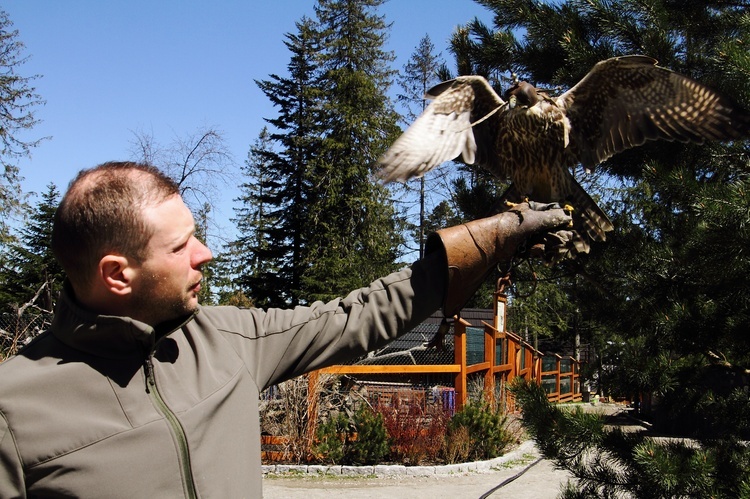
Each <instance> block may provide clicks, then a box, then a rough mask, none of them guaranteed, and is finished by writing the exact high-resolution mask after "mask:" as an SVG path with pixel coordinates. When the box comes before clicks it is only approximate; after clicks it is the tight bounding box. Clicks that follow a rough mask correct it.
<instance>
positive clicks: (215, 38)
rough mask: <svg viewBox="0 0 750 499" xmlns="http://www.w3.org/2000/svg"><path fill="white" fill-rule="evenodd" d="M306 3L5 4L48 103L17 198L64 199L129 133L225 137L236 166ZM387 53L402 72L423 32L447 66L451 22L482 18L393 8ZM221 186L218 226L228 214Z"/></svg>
mask: <svg viewBox="0 0 750 499" xmlns="http://www.w3.org/2000/svg"><path fill="white" fill-rule="evenodd" d="M314 5H315V0H276V1H251V0H245V1H240V0H236V1H230V0H216V1H207V0H204V1H198V0H185V1H177V0H160V1H153V0H127V1H114V0H113V1H104V0H64V1H63V0H6V1H4V2H3V3H2V9H3V10H5V11H6V12H7V13H8V15H9V17H10V19H11V21H12V22H13V23H14V27H15V28H16V29H17V30H18V31H19V39H20V40H21V41H22V42H23V43H24V44H25V45H26V50H25V54H26V55H28V56H30V60H29V61H28V62H27V63H26V64H25V65H24V66H23V67H22V68H21V73H22V74H23V75H31V74H39V75H41V76H42V77H41V78H40V79H38V80H36V81H35V86H36V88H37V91H38V93H39V94H40V95H41V96H42V98H43V99H45V100H46V105H45V106H44V107H40V108H38V110H37V117H38V118H39V119H41V120H42V123H41V124H40V125H39V126H38V127H36V128H35V129H34V132H33V133H34V136H35V137H38V136H50V137H51V139H50V140H47V141H45V142H43V143H42V144H41V145H40V146H39V147H38V148H36V149H35V150H33V152H32V158H31V159H30V160H28V161H27V160H24V161H23V162H22V163H21V164H20V166H21V174H22V176H23V177H24V178H25V180H24V182H23V186H24V189H25V190H26V191H33V192H43V191H44V190H46V185H47V184H48V183H49V182H54V183H55V184H56V185H57V186H58V187H59V188H60V190H61V191H64V190H65V187H66V186H67V184H68V182H69V181H70V180H71V178H72V177H73V176H74V175H75V174H76V172H78V170H80V169H81V168H88V167H91V166H94V165H96V164H99V163H102V162H104V161H108V160H119V159H128V158H129V157H130V156H131V154H130V151H131V150H132V146H131V143H132V141H133V138H134V134H133V132H134V131H138V130H141V131H147V132H148V133H151V134H153V136H154V138H155V140H156V141H157V142H159V143H161V144H167V143H169V142H171V141H172V140H173V139H175V138H184V137H186V136H187V135H189V134H191V133H195V132H196V131H197V130H198V129H199V128H201V127H213V128H216V129H218V130H220V131H222V132H223V134H224V137H225V139H226V142H227V145H228V146H229V149H230V151H231V152H232V154H233V155H234V158H235V161H236V163H237V165H240V164H242V162H244V160H245V158H246V157H247V152H248V149H249V146H250V144H251V143H253V142H254V141H255V139H256V138H257V136H258V133H259V132H260V130H261V128H262V127H263V126H264V121H263V118H264V117H265V118H271V117H274V116H275V115H276V114H275V110H274V108H273V107H272V106H271V105H270V103H269V102H268V100H267V99H266V98H265V96H264V95H263V94H262V93H261V91H260V90H259V89H258V88H257V86H256V85H255V84H254V80H256V79H267V78H268V75H269V74H271V73H277V74H280V75H285V74H286V65H287V64H288V62H289V52H288V51H287V49H286V47H285V46H284V44H283V39H284V34H285V33H290V32H292V33H294V32H296V29H295V26H294V24H295V22H296V21H299V20H300V19H301V18H302V16H303V15H308V16H313V6H314ZM380 13H381V14H383V15H385V16H386V21H388V22H391V23H392V24H393V26H392V30H391V32H390V39H389V42H388V45H387V46H386V49H388V50H392V51H394V53H395V55H396V57H397V60H396V62H395V63H394V65H395V68H397V69H401V68H403V66H404V64H405V63H406V61H407V60H408V58H409V57H410V55H411V54H412V53H413V52H414V50H415V48H416V46H417V44H418V43H419V40H420V39H421V38H422V37H423V36H424V35H425V34H429V35H430V38H431V39H432V41H433V43H434V44H435V47H436V51H438V52H441V55H442V56H443V57H444V58H445V59H446V60H447V61H449V63H450V61H451V55H450V53H449V52H448V51H447V43H446V42H447V40H448V38H449V37H450V35H451V33H452V32H453V30H454V29H455V27H456V26H457V25H458V24H465V23H466V22H468V21H470V20H471V19H473V18H474V17H475V16H478V17H480V19H483V20H484V21H485V22H488V23H489V22H490V20H491V17H490V14H489V11H487V10H486V9H484V8H483V7H481V6H479V5H477V4H476V3H475V2H474V1H473V0H390V1H389V2H387V3H386V4H385V5H384V6H383V7H381V10H380ZM237 194H238V192H236V191H234V190H233V189H232V188H229V189H228V190H227V191H226V192H225V193H224V195H223V199H224V202H223V203H222V206H220V207H219V211H218V213H216V215H217V216H218V219H219V220H218V221H219V222H220V223H221V220H224V221H225V223H226V224H227V225H231V224H230V223H229V222H228V218H229V217H231V216H232V215H233V212H232V210H231V207H232V205H233V204H232V202H231V200H232V199H233V198H234V197H236V196H237Z"/></svg>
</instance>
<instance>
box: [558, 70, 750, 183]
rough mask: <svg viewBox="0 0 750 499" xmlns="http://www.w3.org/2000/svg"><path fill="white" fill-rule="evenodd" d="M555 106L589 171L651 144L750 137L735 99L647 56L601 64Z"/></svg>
mask: <svg viewBox="0 0 750 499" xmlns="http://www.w3.org/2000/svg"><path fill="white" fill-rule="evenodd" d="M557 102H558V106H560V107H562V108H563V109H565V110H566V114H567V117H568V119H569V120H570V124H571V133H570V139H571V145H572V147H573V150H574V151H575V152H577V155H578V160H579V161H580V162H581V164H582V165H583V166H584V167H585V168H588V169H593V168H594V167H595V166H596V165H597V164H599V163H601V162H602V161H604V160H606V159H607V158H609V157H610V156H612V155H614V154H615V153H618V152H620V151H623V150H625V149H628V148H630V147H635V146H638V145H641V144H643V143H644V142H645V141H647V140H656V139H665V140H672V141H675V140H676V141H681V142H689V141H693V142H698V143H702V142H703V141H704V140H705V139H714V140H731V139H738V138H742V137H746V136H748V134H749V133H750V114H748V113H747V112H746V111H744V110H743V109H741V108H740V107H738V106H737V105H736V104H735V103H734V102H733V101H732V100H731V99H729V98H728V97H726V96H724V95H722V94H720V93H718V92H716V91H715V90H712V89H710V88H708V87H706V86H705V85H702V84H700V83H698V82H696V81H694V80H692V79H690V78H688V77H686V76H682V75H680V74H678V73H675V72H673V71H670V70H668V69H665V68H662V67H659V66H656V60H654V59H652V58H650V57H646V56H625V57H616V58H613V59H607V60H605V61H602V62H599V63H598V64H596V65H595V66H594V67H593V69H592V70H591V71H590V72H589V73H588V74H587V75H586V76H585V77H584V78H583V79H582V80H581V81H580V82H578V83H577V84H576V85H575V86H574V87H573V88H571V89H570V90H568V91H567V92H565V93H564V94H562V95H561V96H560V97H558V99H557Z"/></svg>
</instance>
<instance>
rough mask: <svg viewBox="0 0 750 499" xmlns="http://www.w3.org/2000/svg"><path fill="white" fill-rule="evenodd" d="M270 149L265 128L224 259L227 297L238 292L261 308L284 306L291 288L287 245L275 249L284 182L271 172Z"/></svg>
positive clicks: (247, 165)
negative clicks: (284, 270)
mask: <svg viewBox="0 0 750 499" xmlns="http://www.w3.org/2000/svg"><path fill="white" fill-rule="evenodd" d="M271 147H272V141H271V136H270V133H269V132H268V129H267V128H265V127H264V128H263V130H261V132H260V134H259V136H258V138H257V140H256V141H255V143H254V144H253V147H252V148H251V149H250V152H249V153H248V158H247V161H246V162H245V165H244V167H243V168H242V171H243V173H244V175H245V179H246V181H245V182H243V183H242V184H241V185H240V189H241V192H242V193H241V195H240V197H239V198H237V199H236V200H235V201H238V202H239V203H240V205H239V207H237V208H235V209H234V211H235V217H234V218H233V219H232V221H233V222H234V223H235V225H236V227H237V232H238V236H237V239H235V240H234V241H232V242H231V243H230V244H229V245H228V248H227V251H225V253H224V254H223V255H222V259H221V260H222V267H223V268H224V274H225V275H227V274H228V275H229V276H231V277H229V281H230V282H229V283H228V286H227V288H228V289H227V290H225V292H224V294H227V293H228V294H229V295H233V294H234V293H236V292H237V291H239V292H241V293H242V294H243V295H245V296H247V297H249V298H251V299H252V302H253V304H254V305H256V306H259V307H269V306H276V307H279V306H283V305H284V304H285V303H286V297H285V296H284V294H285V291H284V290H287V289H288V283H285V282H283V280H282V278H281V276H280V273H279V269H280V267H281V266H282V262H283V259H284V258H285V257H286V252H285V246H280V247H274V246H273V234H274V226H275V225H276V224H278V222H279V218H278V212H279V208H278V205H277V204H276V203H277V200H278V198H279V191H280V189H281V182H280V181H279V180H278V179H277V177H276V176H275V175H274V172H272V171H271V162H270V161H269V160H268V156H269V153H270V151H271Z"/></svg>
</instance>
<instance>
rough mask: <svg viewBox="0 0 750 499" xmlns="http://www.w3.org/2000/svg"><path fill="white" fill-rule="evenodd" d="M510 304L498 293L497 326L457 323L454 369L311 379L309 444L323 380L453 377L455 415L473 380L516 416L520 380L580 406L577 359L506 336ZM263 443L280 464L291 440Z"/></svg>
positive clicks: (367, 371) (370, 371)
mask: <svg viewBox="0 0 750 499" xmlns="http://www.w3.org/2000/svg"><path fill="white" fill-rule="evenodd" d="M506 304H507V302H506V299H505V296H504V295H502V294H501V293H496V299H495V307H494V311H493V321H492V322H493V324H492V325H490V324H488V323H487V322H484V321H482V327H475V326H472V325H471V324H470V323H469V322H467V321H465V320H463V319H461V318H456V320H455V321H454V323H453V344H454V349H453V363H450V364H421V365H420V364H401V365H385V364H381V365H377V364H375V365H373V364H368V365H337V366H331V367H327V368H324V369H320V370H318V371H314V372H312V373H310V374H309V375H308V391H307V392H308V402H307V411H308V414H307V421H308V424H307V428H306V434H307V437H306V438H308V439H309V441H310V442H312V441H313V439H314V435H315V428H316V426H317V425H316V422H317V419H318V418H317V415H318V403H319V399H318V390H317V389H316V387H317V386H318V383H319V382H320V375H321V374H336V375H343V374H349V375H355V376H356V375H368V376H371V375H410V374H448V375H452V376H453V380H454V384H453V390H454V393H453V394H452V395H453V397H451V404H452V405H453V407H452V410H454V411H460V410H461V408H462V407H463V406H464V405H465V404H466V403H467V401H468V397H469V393H468V380H469V378H470V377H474V376H478V377H481V378H482V380H483V387H484V392H485V397H486V398H488V399H490V400H492V399H494V397H495V396H496V394H501V395H502V396H504V397H505V400H504V401H500V402H504V403H505V407H506V410H508V411H511V412H513V411H515V410H516V408H515V401H514V399H513V397H512V395H511V394H510V392H509V391H508V390H503V389H501V388H504V387H505V386H507V384H508V383H509V382H510V381H512V380H513V379H514V378H516V377H522V378H524V379H526V380H529V381H532V380H533V381H535V382H536V383H539V384H541V385H542V386H543V387H544V388H545V390H546V392H547V397H548V399H549V400H550V401H552V402H569V401H580V400H581V391H580V383H579V367H580V366H579V362H578V361H576V360H575V359H574V358H572V357H562V356H560V355H555V354H552V355H549V354H548V355H544V354H543V353H542V352H540V351H538V350H536V349H535V348H534V347H533V346H532V345H531V344H529V343H528V342H526V341H524V340H523V339H522V338H521V337H520V336H519V335H517V334H515V333H513V332H511V331H507V330H506V329H505V325H506V323H507V322H506ZM470 339H471V345H470V341H469V340H470ZM470 346H471V347H472V348H470ZM478 346H481V348H478ZM262 440H263V445H264V448H266V449H267V450H265V451H264V453H263V455H264V459H270V460H278V459H279V458H281V457H284V456H285V455H286V454H285V453H284V452H282V451H274V450H271V447H273V446H278V445H279V444H283V443H284V442H285V441H286V437H276V436H268V435H264V436H263V437H262ZM282 447H283V446H282Z"/></svg>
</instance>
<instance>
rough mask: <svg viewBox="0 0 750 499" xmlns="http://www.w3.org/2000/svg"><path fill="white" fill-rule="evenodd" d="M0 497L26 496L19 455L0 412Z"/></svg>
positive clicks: (6, 422)
mask: <svg viewBox="0 0 750 499" xmlns="http://www.w3.org/2000/svg"><path fill="white" fill-rule="evenodd" d="M0 497H3V498H8V499H10V498H16V497H26V487H25V485H24V472H23V466H22V465H21V457H20V455H19V454H18V449H17V448H16V441H15V439H14V438H13V433H12V432H11V430H10V428H9V427H8V421H7V420H6V419H5V416H4V415H3V414H1V413H0Z"/></svg>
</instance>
